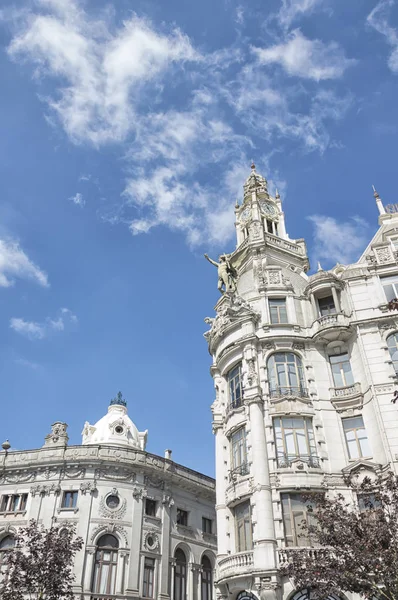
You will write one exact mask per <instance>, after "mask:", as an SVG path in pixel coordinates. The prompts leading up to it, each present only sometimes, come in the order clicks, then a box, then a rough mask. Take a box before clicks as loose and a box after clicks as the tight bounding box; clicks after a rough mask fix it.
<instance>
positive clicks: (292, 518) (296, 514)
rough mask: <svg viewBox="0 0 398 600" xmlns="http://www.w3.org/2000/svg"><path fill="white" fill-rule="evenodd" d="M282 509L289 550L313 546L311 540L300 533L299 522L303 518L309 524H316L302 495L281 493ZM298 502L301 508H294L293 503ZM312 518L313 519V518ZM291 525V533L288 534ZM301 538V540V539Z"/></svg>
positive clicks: (285, 536)
mask: <svg viewBox="0 0 398 600" xmlns="http://www.w3.org/2000/svg"><path fill="white" fill-rule="evenodd" d="M280 499H281V508H282V521H283V532H284V541H285V546H286V547H287V548H303V547H304V548H309V547H311V546H312V544H311V540H310V538H307V537H304V535H303V533H302V532H301V531H299V529H298V526H299V521H298V518H300V517H302V518H301V520H300V522H301V521H306V522H307V523H311V521H312V524H313V523H314V517H313V514H312V513H310V512H309V511H308V509H307V508H306V507H307V506H308V504H309V503H308V502H303V501H302V500H301V499H302V494H300V493H297V492H281V495H280ZM293 500H296V502H297V501H299V502H301V506H300V507H297V508H293V506H292V504H293V503H292V501H293ZM311 516H312V518H311ZM287 524H289V528H290V533H288V532H287V530H288V527H287ZM300 538H301V539H300Z"/></svg>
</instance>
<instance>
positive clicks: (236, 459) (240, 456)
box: [231, 427, 248, 475]
mask: <svg viewBox="0 0 398 600" xmlns="http://www.w3.org/2000/svg"><path fill="white" fill-rule="evenodd" d="M246 448H247V446H246V429H245V428H244V427H241V428H240V429H238V430H237V431H235V432H234V433H233V434H232V435H231V452H232V456H231V467H232V469H231V471H232V473H238V474H239V475H246V473H248V468H247V449H246Z"/></svg>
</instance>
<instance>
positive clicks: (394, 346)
mask: <svg viewBox="0 0 398 600" xmlns="http://www.w3.org/2000/svg"><path fill="white" fill-rule="evenodd" d="M387 346H388V351H389V353H390V356H391V360H392V364H393V365H394V369H395V372H396V373H398V333H393V334H392V335H389V336H388V338H387Z"/></svg>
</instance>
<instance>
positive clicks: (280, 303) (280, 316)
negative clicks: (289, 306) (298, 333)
mask: <svg viewBox="0 0 398 600" xmlns="http://www.w3.org/2000/svg"><path fill="white" fill-rule="evenodd" d="M268 306H269V314H270V317H271V323H287V322H288V320H287V310H286V298H268Z"/></svg>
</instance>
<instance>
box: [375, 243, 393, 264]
mask: <svg viewBox="0 0 398 600" xmlns="http://www.w3.org/2000/svg"><path fill="white" fill-rule="evenodd" d="M375 251H376V256H377V261H378V262H379V263H380V264H384V263H389V262H392V261H393V260H394V259H393V256H392V254H391V250H390V247H389V246H385V247H384V248H376V249H375Z"/></svg>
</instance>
